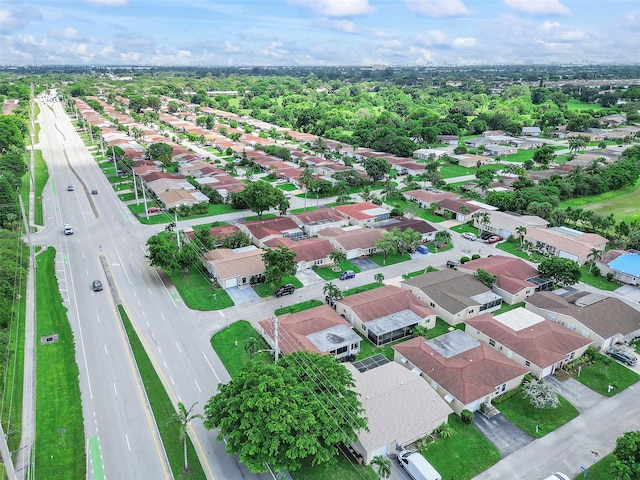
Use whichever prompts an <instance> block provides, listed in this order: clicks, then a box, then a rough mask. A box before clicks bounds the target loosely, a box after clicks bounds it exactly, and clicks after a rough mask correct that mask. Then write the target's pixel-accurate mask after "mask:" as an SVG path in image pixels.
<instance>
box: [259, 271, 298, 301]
mask: <svg viewBox="0 0 640 480" xmlns="http://www.w3.org/2000/svg"><path fill="white" fill-rule="evenodd" d="M287 283H291V284H293V286H294V287H296V288H302V287H303V285H302V282H301V281H300V280H298V279H297V278H296V277H295V276H289V277H284V278H283V279H282V281H280V282H278V284H277V285H272V284H270V283H266V282H265V283H259V284H258V285H254V286H253V289H254V290H255V292H256V293H257V294H258V295H259V296H260V297H262V298H265V297H271V296H273V295H274V294H275V291H276V290H277V289H278V288H280V287H281V286H282V285H286V284H287Z"/></svg>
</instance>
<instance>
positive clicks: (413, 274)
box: [402, 266, 438, 280]
mask: <svg viewBox="0 0 640 480" xmlns="http://www.w3.org/2000/svg"><path fill="white" fill-rule="evenodd" d="M437 271H438V269H437V268H435V267H431V266H429V267H427V268H423V269H422V270H416V271H415V272H407V273H405V274H403V275H402V278H403V279H404V280H409V279H410V278H413V277H417V276H418V275H422V274H423V273H429V272H437Z"/></svg>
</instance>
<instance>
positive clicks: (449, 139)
mask: <svg viewBox="0 0 640 480" xmlns="http://www.w3.org/2000/svg"><path fill="white" fill-rule="evenodd" d="M436 138H437V139H438V141H439V142H441V143H446V144H449V145H453V146H454V147H455V146H457V145H458V143H459V142H460V136H458V135H436Z"/></svg>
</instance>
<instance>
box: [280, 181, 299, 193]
mask: <svg viewBox="0 0 640 480" xmlns="http://www.w3.org/2000/svg"><path fill="white" fill-rule="evenodd" d="M278 188H279V189H280V190H284V191H285V192H292V191H294V190H297V189H298V187H296V186H295V185H294V184H292V183H283V184H281V185H278Z"/></svg>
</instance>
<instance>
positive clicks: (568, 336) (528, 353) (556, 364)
mask: <svg viewBox="0 0 640 480" xmlns="http://www.w3.org/2000/svg"><path fill="white" fill-rule="evenodd" d="M465 332H466V333H468V334H469V335H471V336H472V337H473V338H475V339H477V340H480V341H481V342H484V343H486V344H488V345H489V346H491V347H493V348H495V349H496V350H498V351H499V352H500V353H502V354H503V355H506V356H507V357H508V358H510V359H511V360H513V361H514V362H516V363H517V364H518V365H521V366H523V367H525V368H526V369H528V370H529V371H530V372H531V374H532V375H533V376H534V377H535V378H537V379H538V380H540V379H542V378H543V377H546V376H547V375H553V373H554V372H555V371H556V370H560V369H562V367H563V365H565V364H567V363H569V362H571V361H573V360H575V359H576V358H580V357H581V356H582V355H583V354H584V352H585V351H586V350H587V348H588V347H589V345H591V344H592V343H593V341H591V340H589V339H587V338H585V337H583V336H582V335H580V334H579V333H577V332H575V331H573V330H569V329H568V328H566V327H564V326H562V325H560V324H559V323H557V322H552V321H551V320H546V319H545V318H544V317H542V316H540V315H537V314H535V313H533V312H532V311H530V310H526V309H524V308H522V307H521V308H516V309H515V310H511V311H509V312H505V313H503V314H501V315H496V316H495V317H494V316H493V315H491V314H490V313H485V314H483V315H479V316H477V317H475V318H472V319H470V320H468V321H467V324H466V326H465Z"/></svg>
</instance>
